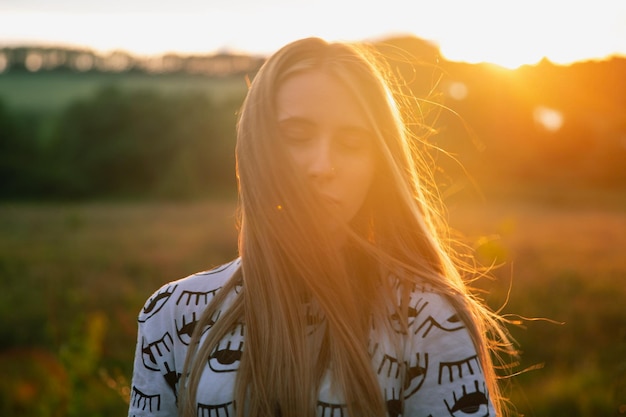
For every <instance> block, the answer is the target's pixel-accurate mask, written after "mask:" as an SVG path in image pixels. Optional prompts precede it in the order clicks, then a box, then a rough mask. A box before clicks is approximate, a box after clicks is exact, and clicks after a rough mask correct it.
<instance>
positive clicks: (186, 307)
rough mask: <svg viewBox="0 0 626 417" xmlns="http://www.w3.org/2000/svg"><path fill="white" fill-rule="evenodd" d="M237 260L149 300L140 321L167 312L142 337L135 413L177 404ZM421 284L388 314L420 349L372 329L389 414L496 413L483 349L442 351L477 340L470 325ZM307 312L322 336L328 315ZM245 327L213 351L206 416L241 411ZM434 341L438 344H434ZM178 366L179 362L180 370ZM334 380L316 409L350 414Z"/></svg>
mask: <svg viewBox="0 0 626 417" xmlns="http://www.w3.org/2000/svg"><path fill="white" fill-rule="evenodd" d="M237 265H239V261H235V262H234V263H230V264H226V265H224V266H222V267H219V268H216V269H214V270H211V271H207V272H204V273H200V274H197V275H195V276H192V277H190V280H189V281H177V282H175V283H172V284H170V285H166V286H165V287H163V288H162V289H161V290H159V291H158V292H157V293H155V294H154V295H153V296H152V297H151V298H150V299H149V300H148V301H147V302H146V304H145V306H144V308H143V310H142V312H141V314H140V319H139V321H140V323H145V322H146V321H148V320H150V319H152V318H153V317H155V315H157V313H159V311H161V312H162V313H161V314H158V315H157V317H158V318H154V319H152V320H150V323H152V322H154V323H155V324H154V325H153V324H148V325H146V326H143V328H144V329H147V330H146V331H144V333H142V336H141V337H140V339H141V346H140V349H139V351H138V356H139V355H140V358H139V357H138V358H137V361H138V363H139V368H142V369H140V371H139V372H143V373H144V375H142V378H139V379H138V381H147V382H145V384H146V385H142V386H134V385H133V388H132V392H131V409H132V410H134V412H135V413H139V414H141V413H150V414H155V415H156V414H159V413H164V412H165V411H166V410H167V409H169V408H170V407H172V406H175V404H173V403H174V401H175V400H176V401H177V398H176V397H177V395H176V394H177V388H178V385H179V381H180V377H181V374H180V372H182V368H181V363H182V361H181V358H183V359H184V356H185V353H186V349H187V347H188V346H189V343H190V339H191V335H192V334H193V332H194V329H195V328H196V326H197V324H198V320H199V319H200V317H201V315H202V313H203V311H204V310H205V309H206V306H207V305H209V303H210V302H211V300H212V299H213V298H214V297H215V295H216V294H217V292H218V291H219V290H220V289H221V286H222V285H223V284H224V282H225V280H226V279H227V278H228V277H230V276H232V273H233V272H234V271H235V270H236V268H237ZM220 273H221V274H222V276H221V277H220V278H217V277H216V279H214V278H213V277H211V278H210V279H205V276H206V275H214V274H220ZM226 274H228V277H226ZM207 278H208V277H207ZM213 283H215V284H213ZM418 287H419V286H416V288H413V290H414V291H411V295H410V298H409V301H408V311H407V312H406V313H405V314H407V316H406V317H405V318H404V319H402V318H401V317H400V316H399V314H400V313H399V311H397V310H393V309H390V311H389V316H388V317H389V322H388V323H390V324H391V330H392V332H395V333H396V334H398V335H400V337H401V338H402V339H403V340H406V341H407V342H408V343H411V346H415V347H416V348H417V349H418V350H417V351H414V352H412V353H411V354H410V355H409V356H405V355H404V354H401V353H400V352H396V350H397V349H396V347H395V346H394V344H393V343H392V341H391V339H388V338H385V337H383V338H380V337H378V335H380V334H384V330H382V329H377V328H376V327H373V329H372V335H374V337H373V338H372V340H371V342H370V343H371V345H370V349H369V350H370V354H371V355H372V356H371V357H372V364H373V369H374V371H375V372H376V375H377V378H378V380H379V382H380V386H381V388H382V390H383V393H384V400H385V404H386V408H387V414H388V416H389V417H400V416H402V414H403V413H405V414H406V417H410V416H411V415H413V414H415V413H416V412H417V410H419V414H420V415H429V414H430V415H431V416H432V415H437V416H440V415H449V416H450V417H489V415H490V411H491V407H490V404H489V398H488V393H487V390H486V387H485V383H484V378H483V377H482V375H481V373H482V369H481V367H480V361H479V359H478V357H477V356H476V352H475V351H474V350H473V349H472V348H468V349H467V350H464V349H463V348H455V349H451V350H447V349H443V350H438V349H439V348H438V347H439V346H442V345H441V344H440V343H443V344H444V345H447V346H457V347H461V346H466V345H467V342H468V340H470V341H471V339H469V336H468V334H467V332H464V331H462V332H458V331H459V330H462V329H464V327H465V326H464V323H463V322H462V321H461V320H460V319H459V317H458V316H457V315H456V314H454V311H453V310H452V309H451V308H449V306H448V305H447V304H445V303H444V304H440V303H439V299H440V298H439V296H437V295H436V293H435V292H434V291H430V290H429V289H428V288H426V287H425V286H422V287H420V288H418ZM241 290H242V287H241V283H239V284H238V285H236V286H235V287H234V293H235V294H238V293H240V292H241ZM232 295H233V296H234V294H232ZM229 297H231V295H228V297H227V298H226V301H225V303H224V307H223V308H228V306H229V303H230V301H229V300H231V298H229ZM170 300H172V301H170ZM167 303H171V304H175V308H171V313H170V309H169V308H168V309H165V310H164V309H163V306H164V305H167ZM172 307H173V306H172ZM220 316H221V311H218V312H216V313H215V314H214V315H213V316H212V317H211V318H210V320H209V322H208V324H207V326H206V329H203V331H207V330H209V329H210V328H211V327H212V326H213V325H214V324H215V323H216V322H217V320H218V319H219V318H220ZM306 316H307V325H308V330H309V335H311V336H313V337H315V336H314V334H316V330H319V329H320V328H323V324H324V323H325V318H324V316H323V314H322V313H321V312H320V311H319V310H318V309H317V308H315V307H313V306H311V305H308V306H307V311H306ZM403 321H404V322H405V323H406V324H407V325H408V334H407V333H406V332H405V331H404V330H403V329H406V327H404V326H403V325H402V322H403ZM157 322H158V323H157ZM172 324H173V325H172ZM244 331H245V328H244V325H243V324H242V323H240V324H238V325H237V326H236V327H235V328H234V329H233V330H232V332H231V333H229V334H227V335H226V337H224V339H223V340H221V341H220V342H219V343H218V345H217V347H216V348H215V350H214V351H213V352H212V353H211V354H210V355H209V358H208V360H207V364H206V365H207V367H206V371H205V372H206V374H205V375H203V377H202V381H205V382H203V383H202V386H201V387H200V388H199V391H198V394H199V395H198V399H197V400H198V404H197V415H198V416H200V417H232V416H234V415H235V414H236V408H237V407H236V404H235V402H234V401H233V397H232V394H233V392H232V391H233V388H234V385H235V380H236V371H237V370H238V369H239V364H240V361H241V357H242V354H243V344H244ZM381 332H382V333H381ZM174 333H175V334H174ZM427 339H428V340H427ZM433 341H434V343H435V344H432V343H433ZM420 346H423V349H422V350H419V349H420V348H419V347H420ZM372 348H373V349H372ZM425 350H427V351H425ZM175 358H177V359H176V360H175ZM176 364H178V366H179V368H176V366H175V365H176ZM141 365H143V367H141ZM152 372H159V373H160V374H161V375H162V377H163V379H161V380H160V381H161V382H160V384H161V387H158V386H156V385H155V386H153V385H151V383H152V382H150V381H156V379H155V378H153V376H152ZM329 378H330V377H329ZM163 381H165V382H163ZM325 381H326V380H325ZM328 381H329V383H330V385H328V383H326V382H324V385H323V390H322V389H321V390H320V397H319V398H318V402H317V407H316V414H317V415H318V416H321V417H347V406H346V404H345V401H343V400H342V399H341V397H340V396H338V394H337V393H335V392H333V388H332V382H331V381H330V380H328ZM155 384H156V383H155ZM165 385H167V387H169V388H170V389H171V390H172V392H173V393H174V395H173V396H172V395H171V393H168V394H164V393H165V392H167V389H166V390H164V389H163V387H164V386H165ZM425 387H434V388H436V392H438V393H441V392H444V393H445V394H443V397H441V395H442V394H437V395H439V397H437V398H433V397H431V392H430V391H429V390H427V389H425ZM322 391H323V392H322ZM155 392H156V393H155ZM433 392H435V391H433ZM170 401H171V402H172V403H170ZM130 415H133V413H132V412H131V413H130ZM159 415H160V414H159Z"/></svg>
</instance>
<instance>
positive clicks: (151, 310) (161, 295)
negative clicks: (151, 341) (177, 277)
mask: <svg viewBox="0 0 626 417" xmlns="http://www.w3.org/2000/svg"><path fill="white" fill-rule="evenodd" d="M176 287H178V285H174V286H172V285H168V286H167V287H165V288H163V289H162V290H161V291H159V292H158V293H157V294H155V295H154V296H153V297H152V298H150V299H149V300H148V302H146V305H145V306H144V307H143V310H142V316H140V317H139V323H145V322H146V321H147V320H148V319H149V318H150V317H152V316H154V315H155V314H156V313H158V312H159V311H160V310H161V309H162V308H163V306H164V305H165V304H166V303H167V301H168V300H169V299H170V297H171V296H172V294H174V292H175V291H176Z"/></svg>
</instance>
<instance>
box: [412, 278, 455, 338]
mask: <svg viewBox="0 0 626 417" xmlns="http://www.w3.org/2000/svg"><path fill="white" fill-rule="evenodd" d="M408 307H409V308H408V315H409V317H408V325H409V333H413V334H414V335H416V336H418V337H419V338H427V337H429V336H432V333H440V332H444V333H454V332H455V331H457V330H460V329H463V328H464V327H465V324H464V323H463V321H462V320H461V319H460V315H459V314H458V313H459V312H458V311H457V309H456V308H455V307H454V306H453V304H452V300H451V298H450V297H449V296H448V295H445V294H444V293H443V292H442V291H440V290H436V289H434V288H433V287H432V286H430V285H428V284H418V285H415V286H414V288H413V289H412V291H411V293H410V295H409V306H408Z"/></svg>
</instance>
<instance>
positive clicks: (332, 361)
mask: <svg viewBox="0 0 626 417" xmlns="http://www.w3.org/2000/svg"><path fill="white" fill-rule="evenodd" d="M388 75H389V71H388V70H386V67H385V66H384V64H383V63H382V62H381V61H379V60H377V59H375V55H374V54H373V53H371V50H369V49H367V48H365V47H364V46H356V45H349V44H342V43H327V42H325V41H323V40H320V39H314V38H312V39H304V40H300V41H296V42H294V43H292V44H289V45H287V46H285V47H284V48H282V49H281V50H280V51H278V52H277V53H276V54H275V55H273V56H272V57H271V58H270V59H269V60H268V61H267V62H266V63H265V64H264V66H263V67H262V68H261V70H260V71H259V73H258V74H257V75H256V77H255V79H254V81H253V82H252V84H251V86H250V89H249V92H248V95H247V97H246V99H245V102H244V104H243V107H242V111H241V113H240V119H239V123H238V136H237V150H236V153H237V174H238V179H239V196H240V211H239V216H240V217H239V220H240V237H239V254H240V258H238V259H237V260H235V261H233V262H231V263H228V264H226V265H223V266H221V267H219V268H216V269H214V270H211V271H208V272H203V273H200V274H196V275H193V276H190V277H187V278H185V279H182V280H179V281H176V282H172V283H169V284H167V285H165V286H164V287H163V288H161V289H160V290H159V291H158V292H156V293H155V294H154V295H153V296H152V297H151V298H150V299H149V300H148V302H147V304H146V306H145V307H144V309H143V311H142V312H141V314H140V316H139V323H140V324H139V337H138V342H137V354H136V359H135V371H134V375H133V387H132V395H131V406H130V411H129V415H133V416H139V415H177V414H178V415H182V416H192V415H199V416H233V415H237V416H244V415H246V416H282V417H288V416H289V417H291V416H314V415H317V416H345V415H350V416H384V415H389V416H398V415H404V416H443V415H445V416H450V415H451V416H466V415H472V416H474V415H476V416H487V415H491V416H493V415H498V414H500V413H501V412H502V399H501V397H500V394H499V390H498V386H497V384H496V376H495V373H494V365H493V363H492V358H491V355H492V353H494V351H496V350H498V349H500V348H505V349H507V348H508V345H507V339H506V334H505V332H504V331H503V330H502V328H501V327H500V325H499V319H498V317H497V316H496V315H495V314H493V313H491V312H490V311H489V310H488V309H487V308H486V307H484V306H483V305H482V304H481V303H480V302H478V301H477V300H476V299H475V298H474V297H473V296H472V295H471V294H470V293H469V291H468V289H467V288H466V285H465V283H464V280H463V279H462V277H461V273H460V268H459V266H458V265H457V264H456V263H455V261H454V257H453V253H452V251H451V249H450V248H449V247H448V245H446V240H445V233H446V229H445V227H443V226H442V222H441V221H440V220H441V219H440V216H439V212H438V211H437V210H436V209H435V207H436V206H434V205H433V204H432V202H431V200H432V196H433V194H432V193H429V192H428V191H427V187H426V185H425V183H428V181H427V178H429V176H428V175H427V173H426V171H424V170H423V165H425V164H424V163H423V161H422V156H421V155H420V154H419V152H417V146H416V144H417V139H416V138H414V137H413V135H412V134H411V133H410V132H409V129H408V127H407V126H409V124H410V123H409V122H410V120H409V119H408V116H407V115H408V113H405V112H404V110H403V108H402V107H401V105H400V103H401V100H402V99H403V97H404V98H406V96H405V95H403V94H402V93H401V92H399V91H394V90H393V88H394V87H395V86H396V84H394V83H393V82H392V81H391V79H390V77H389V76H388Z"/></svg>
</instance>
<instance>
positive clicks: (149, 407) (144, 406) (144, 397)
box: [130, 387, 161, 412]
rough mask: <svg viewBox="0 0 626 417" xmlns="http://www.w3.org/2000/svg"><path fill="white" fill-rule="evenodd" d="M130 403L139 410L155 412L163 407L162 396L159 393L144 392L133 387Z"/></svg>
mask: <svg viewBox="0 0 626 417" xmlns="http://www.w3.org/2000/svg"><path fill="white" fill-rule="evenodd" d="M130 403H131V406H132V407H133V408H135V409H137V410H142V411H150V412H155V411H159V410H160V409H161V396H160V395H159V394H154V395H148V394H144V393H143V392H141V391H139V390H138V389H137V388H135V387H133V390H132V392H131V394H130Z"/></svg>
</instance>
